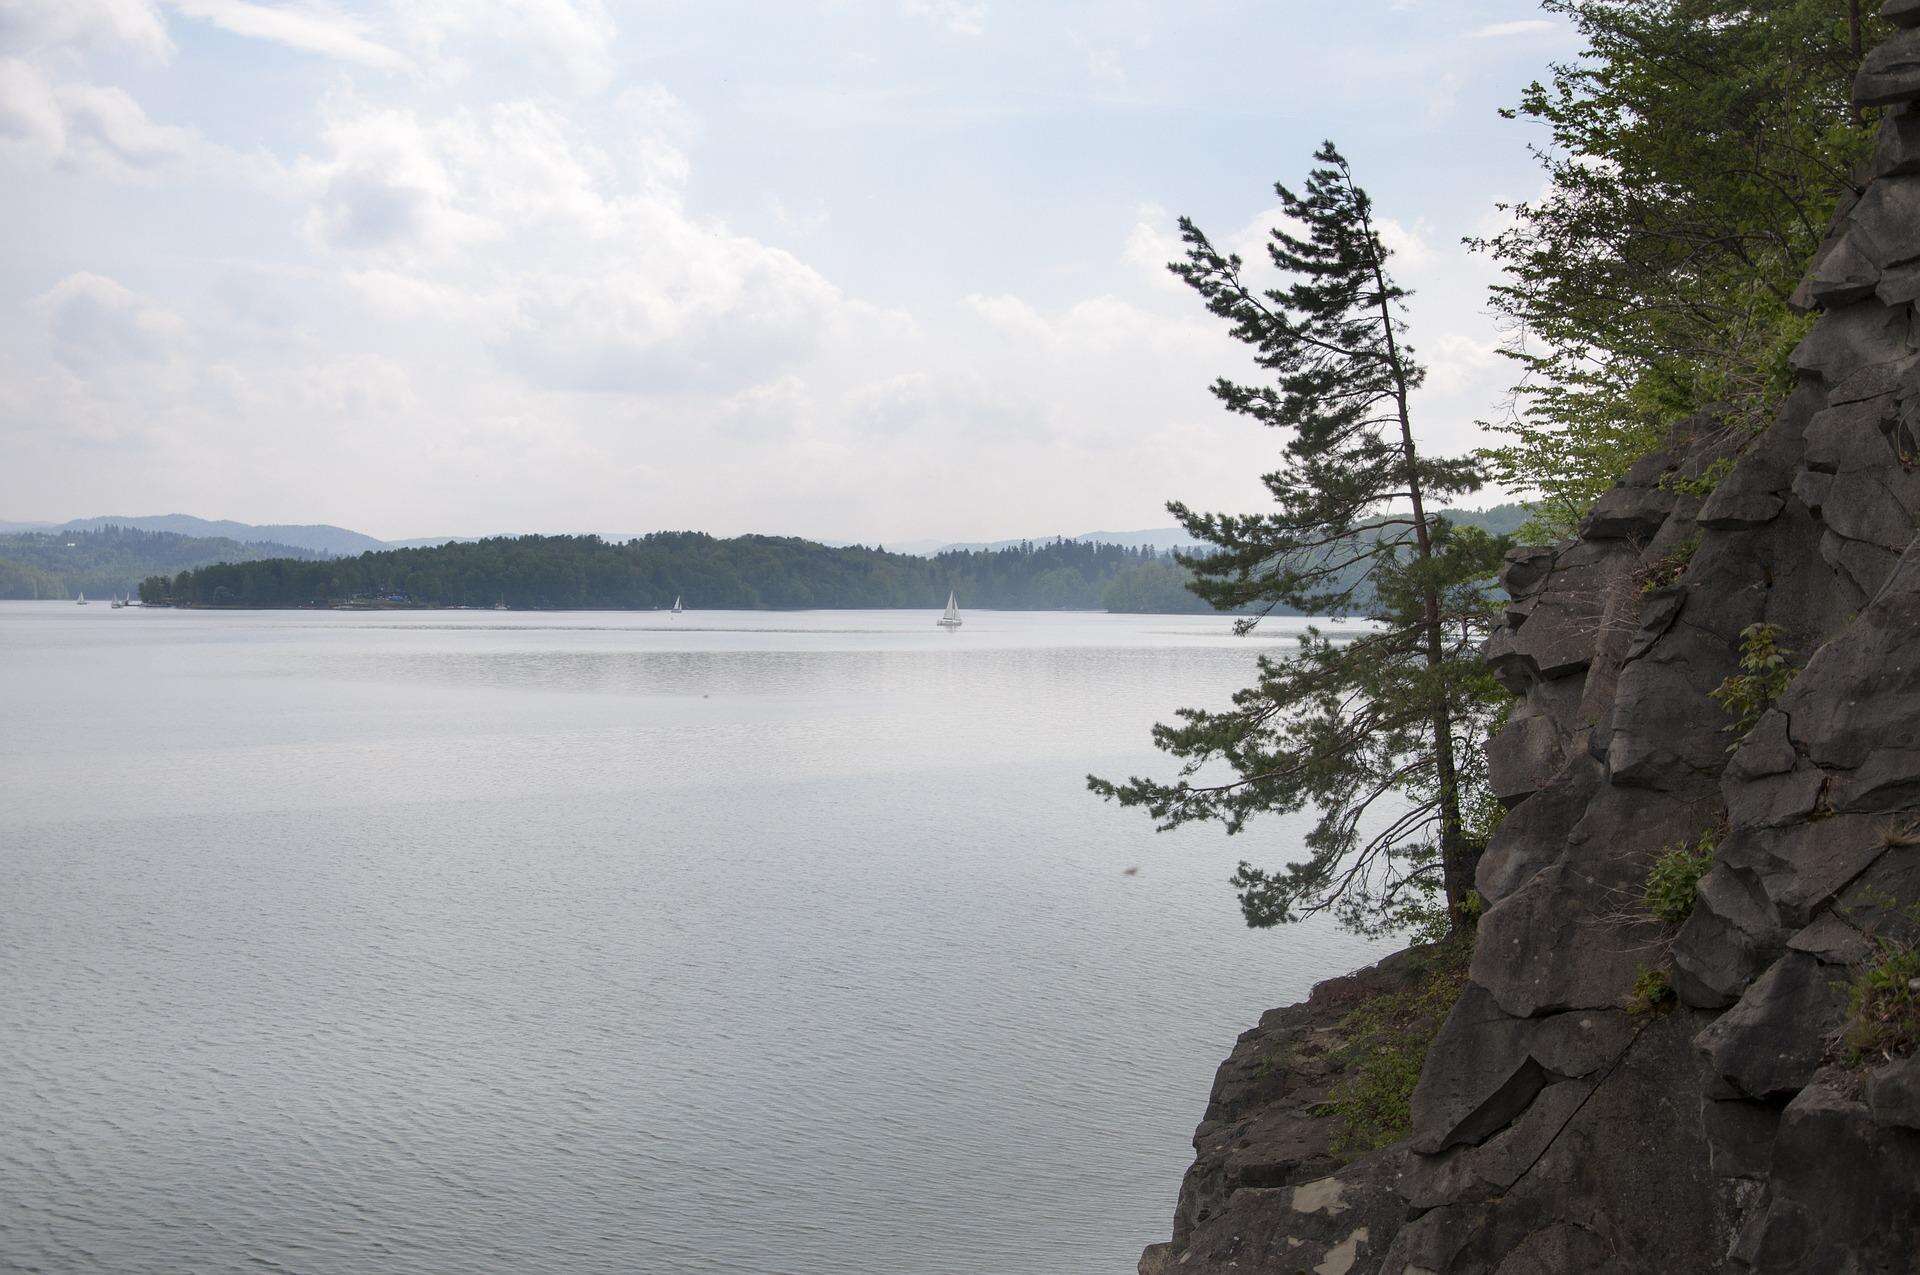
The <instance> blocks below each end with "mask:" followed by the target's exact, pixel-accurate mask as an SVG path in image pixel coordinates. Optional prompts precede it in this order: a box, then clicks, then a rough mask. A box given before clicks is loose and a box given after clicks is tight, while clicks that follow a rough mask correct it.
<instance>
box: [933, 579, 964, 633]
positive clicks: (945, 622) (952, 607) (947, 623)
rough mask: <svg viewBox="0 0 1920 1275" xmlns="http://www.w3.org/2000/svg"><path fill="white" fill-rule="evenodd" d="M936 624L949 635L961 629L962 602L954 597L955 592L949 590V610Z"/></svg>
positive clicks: (942, 614)
mask: <svg viewBox="0 0 1920 1275" xmlns="http://www.w3.org/2000/svg"><path fill="white" fill-rule="evenodd" d="M934 623H935V624H938V625H939V626H940V627H941V628H943V629H945V630H947V631H948V632H949V633H951V632H952V631H953V630H955V629H957V628H959V627H960V600H959V599H958V598H956V597H954V595H953V590H951V589H949V590H947V609H946V610H945V611H944V612H943V613H941V616H940V618H939V619H938V620H935V621H934Z"/></svg>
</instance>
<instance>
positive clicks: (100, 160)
mask: <svg viewBox="0 0 1920 1275" xmlns="http://www.w3.org/2000/svg"><path fill="white" fill-rule="evenodd" d="M0 143H7V144H10V145H11V147H13V148H19V149H22V150H24V152H26V153H28V154H30V155H32V156H34V157H36V162H39V163H53V164H59V165H62V166H67V167H79V168H84V169H86V170H87V171H90V172H94V173H99V174H103V175H106V176H110V177H114V178H119V179H122V180H149V179H151V178H152V177H153V176H154V171H155V170H156V169H158V168H159V167H161V166H162V165H165V164H169V163H172V162H174V161H178V160H181V159H184V158H186V157H187V156H189V155H190V154H191V153H192V152H193V151H194V149H195V148H196V147H197V146H198V144H199V138H198V137H197V136H196V135H195V134H194V133H193V131H192V130H190V129H184V128H176V127H173V126H171V125H166V124H158V123H155V122H154V121H153V120H152V119H150V118H148V116H147V113H146V112H145V111H144V110H142V109H141V107H140V104H139V103H138V102H136V101H134V100H133V98H131V97H130V96H128V95H127V93H126V92H125V91H124V90H122V89H118V88H110V87H104V86H101V85H95V84H78V83H68V84H56V83H54V82H53V81H52V80H51V79H50V78H49V77H48V76H47V75H46V74H45V72H43V71H42V70H41V69H40V68H39V67H37V66H35V65H33V64H32V63H30V62H26V61H23V60H21V59H19V58H5V59H0Z"/></svg>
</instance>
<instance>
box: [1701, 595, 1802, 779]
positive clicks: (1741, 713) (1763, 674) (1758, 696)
mask: <svg viewBox="0 0 1920 1275" xmlns="http://www.w3.org/2000/svg"><path fill="white" fill-rule="evenodd" d="M1792 654H1793V652H1792V651H1783V650H1781V649H1780V626H1779V625H1777V624H1749V625H1748V626H1747V627H1746V628H1744V629H1742V630H1740V671H1739V672H1738V673H1735V674H1734V675H1733V676H1731V677H1729V678H1727V680H1726V681H1724V682H1722V683H1720V685H1719V686H1718V687H1716V688H1715V689H1714V690H1713V691H1712V692H1711V694H1712V696H1713V699H1714V701H1715V702H1716V703H1718V704H1719V705H1720V707H1722V708H1724V709H1726V710H1727V711H1728V712H1729V713H1732V714H1733V717H1734V721H1733V725H1732V726H1731V727H1730V728H1729V729H1731V730H1732V731H1733V733H1734V737H1735V739H1734V743H1733V744H1732V745H1731V746H1730V747H1729V748H1728V749H1727V751H1728V752H1732V751H1733V749H1735V748H1738V747H1739V746H1740V744H1739V737H1740V736H1742V735H1745V734H1746V733H1747V732H1748V731H1750V730H1752V729H1753V727H1754V723H1756V722H1758V721H1759V720H1760V715H1761V714H1762V713H1764V712H1766V711H1767V709H1768V707H1769V706H1771V705H1772V704H1773V702H1774V701H1775V700H1777V699H1779V698H1780V696H1781V695H1782V694H1784V693H1785V692H1786V689H1787V684H1788V683H1789V682H1791V681H1793V674H1794V668H1793V666H1792V665H1790V664H1788V663H1787V657H1788V656H1789V655H1792Z"/></svg>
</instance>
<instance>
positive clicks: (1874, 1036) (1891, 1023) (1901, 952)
mask: <svg viewBox="0 0 1920 1275" xmlns="http://www.w3.org/2000/svg"><path fill="white" fill-rule="evenodd" d="M1847 1010H1848V1015H1847V1029H1846V1042H1847V1049H1848V1061H1850V1062H1852V1063H1853V1064H1854V1065H1855V1066H1860V1065H1863V1064H1867V1063H1876V1062H1880V1061H1882V1060H1883V1059H1888V1058H1898V1057H1901V1056H1902V1055H1905V1054H1910V1053H1912V1052H1913V1051H1914V1048H1915V1047H1916V1046H1920V948H1915V947H1913V946H1912V945H1911V944H1905V943H1902V944H1890V943H1882V944H1881V945H1880V953H1879V955H1878V956H1877V957H1876V958H1875V959H1873V960H1872V961H1870V962H1869V963H1868V964H1866V965H1865V966H1862V967H1861V969H1860V972H1859V973H1858V974H1856V975H1854V979H1853V988H1852V992H1851V995H1850V996H1849V997H1848V1004H1847Z"/></svg>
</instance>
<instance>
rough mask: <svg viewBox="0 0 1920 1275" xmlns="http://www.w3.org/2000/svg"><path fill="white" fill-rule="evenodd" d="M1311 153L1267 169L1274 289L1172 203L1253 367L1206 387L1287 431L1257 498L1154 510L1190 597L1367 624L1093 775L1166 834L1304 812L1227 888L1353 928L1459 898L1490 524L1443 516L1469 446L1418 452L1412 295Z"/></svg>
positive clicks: (1480, 727) (1462, 479)
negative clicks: (1277, 219)
mask: <svg viewBox="0 0 1920 1275" xmlns="http://www.w3.org/2000/svg"><path fill="white" fill-rule="evenodd" d="M1314 160H1315V163H1316V166H1315V167H1314V168H1313V170H1312V172H1311V173H1310V174H1309V176H1308V178H1307V183H1306V188H1305V192H1304V194H1298V195H1296V194H1295V193H1294V192H1293V191H1291V190H1289V189H1287V188H1286V187H1285V186H1284V185H1277V186H1276V187H1275V190H1276V192H1277V193H1278V195H1279V197H1280V203H1281V207H1282V209H1283V211H1284V213H1285V216H1286V223H1287V224H1285V225H1283V226H1281V227H1279V228H1276V229H1274V230H1272V231H1271V233H1270V236H1269V239H1268V242H1267V245H1266V247H1267V255H1268V257H1269V259H1270V261H1271V263H1272V265H1273V266H1274V268H1275V269H1276V270H1278V271H1279V272H1280V273H1281V275H1282V276H1283V278H1284V286H1282V287H1278V288H1271V289H1266V290H1256V288H1255V287H1254V286H1253V285H1252V284H1249V283H1248V281H1247V279H1246V274H1245V270H1244V263H1243V262H1242V261H1241V259H1240V258H1239V257H1238V256H1236V255H1232V254H1222V253H1221V252H1220V251H1219V250H1218V249H1217V248H1215V246H1214V245H1213V243H1212V241H1211V240H1210V239H1208V238H1207V236H1206V235H1205V234H1204V233H1203V232H1202V231H1201V230H1200V229H1199V227H1197V226H1196V225H1195V224H1194V223H1193V222H1192V221H1191V220H1189V219H1187V218H1182V219H1181V221H1180V234H1181V238H1182V240H1183V242H1184V243H1185V244H1186V250H1187V251H1186V260H1184V261H1181V262H1175V263H1172V264H1171V265H1170V266H1169V268H1170V269H1171V270H1172V271H1173V272H1174V273H1175V274H1177V275H1178V276H1179V277H1180V278H1181V279H1183V280H1184V281H1185V282H1186V283H1187V284H1188V285H1189V286H1190V287H1192V288H1193V289H1194V291H1195V292H1197V293H1199V295H1200V297H1201V299H1202V300H1203V301H1205V303H1206V305H1207V308H1208V309H1209V310H1211V311H1212V312H1213V313H1214V314H1216V315H1219V316H1220V317H1221V318H1222V319H1224V320H1226V321H1227V323H1228V324H1229V325H1230V328H1231V331H1232V334H1233V336H1234V337H1235V338H1236V339H1237V340H1239V341H1241V342H1243V343H1244V344H1245V345H1247V346H1248V347H1249V348H1250V350H1251V352H1252V354H1253V361H1254V362H1255V364H1256V365H1257V366H1259V367H1260V368H1261V369H1263V370H1264V372H1265V373H1266V377H1265V378H1264V379H1263V380H1262V381H1261V382H1260V383H1256V384H1243V383H1239V382H1235V381H1231V380H1227V379H1224V378H1223V379H1221V380H1219V381H1217V382H1215V384H1214V386H1213V392H1214V394H1215V396H1216V397H1218V398H1219V400H1220V401H1221V402H1222V403H1223V404H1224V405H1225V406H1226V408H1227V410H1229V411H1231V412H1235V413H1238V414H1240V415H1243V416H1247V417H1250V418H1252V419H1253V420H1255V421H1257V422H1259V423H1260V424H1262V425H1265V426H1269V427H1271V428H1274V429H1278V430H1281V431H1283V432H1284V433H1285V434H1286V436H1287V437H1286V442H1285V445H1284V449H1283V456H1284V458H1283V461H1282V463H1281V465H1280V467H1279V468H1277V469H1276V470H1274V471H1273V472H1272V473H1269V474H1266V475H1264V476H1263V479H1262V481H1263V482H1264V483H1265V485H1266V488H1267V490H1268V492H1269V493H1271V495H1272V497H1273V501H1274V507H1273V509H1271V510H1269V511H1267V512H1263V513H1253V514H1237V515H1236V514H1214V513H1199V512H1196V511H1194V510H1192V509H1189V508H1188V507H1187V506H1186V505H1184V504H1181V503H1179V502H1175V503H1173V504H1170V505H1169V506H1168V508H1169V509H1170V510H1171V511H1172V512H1173V513H1174V515H1175V516H1176V517H1178V518H1179V519H1180V522H1181V524H1182V525H1183V526H1184V527H1185V528H1186V529H1187V531H1188V532H1189V533H1190V534H1191V535H1192V536H1193V537H1194V538H1195V539H1196V540H1198V541H1200V542H1202V543H1203V544H1205V545H1208V546H1210V547H1211V548H1210V550H1209V551H1203V552H1200V553H1195V554H1192V555H1187V556H1184V557H1183V561H1185V562H1186V564H1187V565H1188V566H1189V567H1191V568H1192V570H1193V572H1194V574H1195V581H1194V584H1193V589H1194V591H1195V592H1196V593H1198V594H1200V595H1201V596H1202V597H1204V598H1206V599H1207V601H1209V602H1211V603H1212V604H1213V605H1214V606H1215V607H1217V608H1219V609H1221V610H1239V609H1243V608H1250V609H1251V610H1252V612H1253V614H1252V615H1251V617H1250V618H1246V619H1243V620H1240V621H1238V622H1237V627H1238V628H1239V630H1240V631H1241V632H1245V631H1247V630H1249V629H1251V628H1252V627H1254V626H1255V625H1256V624H1258V623H1259V621H1260V618H1261V617H1262V616H1263V615H1267V614H1271V612H1272V611H1273V610H1274V609H1275V608H1279V607H1284V608H1291V609H1293V610H1296V611H1298V612H1300V613H1302V614H1306V615H1313V616H1330V617H1351V618H1358V619H1364V620H1367V621H1371V623H1370V624H1367V625H1364V626H1357V631H1354V632H1350V633H1340V632H1327V631H1322V630H1320V629H1319V628H1317V627H1312V628H1309V629H1308V631H1307V632H1306V634H1305V635H1303V636H1302V637H1301V639H1300V641H1299V648H1298V650H1297V651H1296V652H1294V653H1293V654H1292V655H1291V656H1290V657H1273V656H1264V655H1263V656H1262V657H1261V658H1260V661H1259V666H1258V678H1257V680H1256V681H1255V683H1254V684H1253V685H1252V686H1249V687H1247V688H1245V689H1244V690H1241V691H1240V692H1238V693H1237V694H1235V695H1234V697H1233V706H1232V707H1231V708H1229V709H1222V710H1210V709H1193V708H1188V709H1181V710H1179V712H1178V714H1177V716H1178V718H1179V721H1178V722H1177V723H1174V724H1170V725H1169V724H1162V725H1160V726H1157V727H1155V728H1154V743H1155V744H1156V745H1157V746H1158V747H1159V748H1161V749H1162V750H1164V751H1166V752H1168V753H1170V754H1172V755H1173V756H1174V757H1177V758H1179V759H1181V762H1182V765H1181V767H1180V770H1179V774H1178V777H1177V778H1176V779H1174V780H1173V781H1171V782H1162V781H1158V780H1152V779H1145V778H1139V777H1135V778H1133V779H1130V780H1128V781H1127V782H1126V783H1123V784H1116V783H1113V782H1111V781H1108V780H1104V779H1100V778H1097V777H1093V776H1089V778H1088V783H1089V786H1090V787H1091V788H1092V789H1093V791H1095V792H1096V793H1099V794H1101V795H1102V796H1104V797H1107V798H1110V799H1113V800H1117V801H1118V802H1119V803H1120V804H1121V805H1123V806H1138V807H1142V808H1144V809H1145V810H1146V811H1147V812H1148V813H1150V814H1151V815H1152V816H1153V817H1154V819H1155V820H1156V821H1158V823H1159V825H1160V826H1161V827H1162V828H1171V827H1175V826H1177V825H1179V824H1183V823H1188V822H1191V821H1195V820H1217V821H1219V822H1221V823H1222V824H1223V825H1224V826H1225V828H1226V830H1227V832H1229V833H1238V832H1240V831H1241V830H1242V828H1243V827H1244V825H1245V823H1246V821H1247V820H1248V819H1249V818H1250V817H1252V816H1253V815H1255V814H1260V813H1283V814H1284V813H1292V812H1296V811H1300V810H1302V809H1303V808H1306V807H1308V806H1311V807H1312V808H1313V810H1314V811H1315V813H1316V816H1317V817H1316V819H1315V822H1314V824H1313V826H1312V828H1311V830H1310V831H1309V832H1308V833H1307V834H1306V837H1305V845H1304V849H1305V851H1306V854H1305V856H1304V857H1303V858H1302V859H1300V860H1298V861H1296V862H1293V863H1290V864H1289V865H1288V866H1287V867H1286V868H1285V869H1284V870H1281V871H1277V872H1274V871H1267V870H1264V869H1261V868H1256V867H1254V866H1253V865H1251V864H1249V863H1245V862H1243V863H1241V865H1240V868H1239V871H1238V873H1236V875H1235V877H1234V884H1235V886H1237V887H1238V889H1239V892H1240V903H1241V908H1242V911H1243V912H1244V914H1245V916H1246V919H1247V923H1248V924H1249V925H1255V926H1265V925H1274V924H1279V923H1282V922H1288V921H1293V920H1297V919H1300V918H1301V917H1304V916H1309V915H1313V914H1315V913H1318V912H1331V913H1333V914H1334V915H1336V916H1337V917H1339V918H1340V919H1341V920H1342V921H1343V922H1344V923H1346V924H1347V925H1349V926H1350V927H1352V928H1355V929H1358V930H1361V931H1364V932H1377V931H1381V930H1385V929H1391V928H1396V927H1399V926H1402V925H1405V924H1407V923H1409V921H1410V920H1415V919H1420V918H1423V917H1424V918H1426V919H1429V920H1435V921H1438V922H1439V923H1440V924H1442V925H1450V926H1462V925H1467V924H1470V923H1471V918H1472V915H1473V906H1472V898H1473V896H1472V888H1473V867H1474V863H1475V861H1476V859H1477V857H1478V856H1477V846H1476V840H1477V836H1476V827H1475V826H1474V825H1475V824H1476V823H1478V822H1479V821H1480V817H1481V816H1482V814H1483V813H1484V809H1488V808H1491V807H1490V806H1488V803H1487V802H1486V801H1485V798H1484V796H1483V792H1484V783H1483V781H1482V778H1481V774H1480V763H1479V760H1478V759H1479V756H1480V748H1479V743H1480V741H1481V740H1482V739H1483V738H1484V735H1485V732H1486V730H1487V727H1488V726H1489V724H1490V718H1491V717H1492V715H1493V714H1494V713H1495V712H1496V711H1497V704H1498V701H1499V694H1498V691H1497V688H1495V687H1494V685H1493V683H1492V682H1491V680H1490V679H1489V677H1488V676H1487V674H1486V672H1485V670H1484V668H1483V666H1482V664H1481V662H1480V659H1479V647H1480V644H1481V642H1482V640H1483V639H1484V637H1485V635H1486V632H1487V630H1488V626H1489V624H1490V621H1491V617H1492V614H1493V601H1492V593H1491V590H1492V576H1493V574H1494V572H1495V571H1496V570H1497V567H1498V564H1499V557H1500V554H1501V552H1502V551H1503V550H1504V548H1505V541H1504V540H1499V539H1496V538H1493V537H1490V536H1488V535H1487V534H1485V533H1484V532H1481V531H1478V530H1476V529H1474V528H1470V527H1460V526H1455V525H1452V524H1450V523H1449V522H1448V521H1447V520H1445V519H1444V518H1441V517H1438V516H1436V512H1435V511H1436V507H1437V505H1438V504H1439V503H1440V502H1444V501H1447V500H1449V499H1452V498H1454V497H1458V496H1461V495H1464V494H1467V493H1469V492H1472V491H1474V490H1476V489H1477V488H1478V487H1479V486H1480V485H1481V482H1482V473H1481V469H1480V464H1479V462H1478V461H1476V460H1474V459H1470V458H1459V459H1436V458H1433V457H1430V456H1427V455H1425V454H1423V453H1422V452H1421V451H1420V450H1419V447H1418V445H1417V439H1416V435H1415V432H1414V426H1413V417H1412V411H1411V406H1410V400H1411V396H1412V393H1413V391H1414V390H1415V389H1417V388H1418V387H1419V385H1420V382H1421V378H1422V375H1423V372H1422V369H1421V367H1420V365H1419V364H1418V363H1417V362H1416V361H1415V359H1414V355H1413V351H1412V349H1411V348H1409V347H1408V346H1407V344H1406V342H1405V320H1404V318H1403V315H1404V310H1405V301H1406V298H1407V296H1408V293H1407V292H1406V291H1405V290H1404V289H1402V288H1400V287H1399V286H1398V285H1396V284H1395V283H1394V282H1393V279H1392V277H1391V275H1390V274H1389V273H1388V270H1387V263H1388V260H1389V257H1390V253H1389V251H1388V249H1387V247H1386V245H1385V244H1384V243H1382V241H1381V238H1380V232H1379V226H1378V223H1377V222H1376V221H1375V218H1374V212H1373V205H1372V202H1371V201H1370V200H1369V199H1368V197H1367V195H1366V192H1365V191H1363V190H1361V189H1360V187H1359V186H1358V185H1356V184H1355V182H1354V179H1353V173H1352V170H1351V169H1350V167H1349V166H1348V163H1347V161H1346V160H1345V159H1344V158H1343V157H1342V156H1341V154H1340V153H1339V151H1337V150H1336V149H1335V148H1334V146H1333V144H1332V143H1331V142H1328V143H1326V144H1325V145H1323V146H1322V147H1321V148H1320V150H1319V151H1318V152H1316V154H1315V155H1314ZM1289 227H1291V228H1289ZM1296 230H1297V232H1298V233H1296ZM1436 894H1439V895H1441V896H1442V897H1443V898H1444V900H1445V910H1444V912H1442V911H1441V910H1440V909H1439V908H1438V907H1436V906H1435V904H1434V902H1433V900H1434V896H1435V895H1436Z"/></svg>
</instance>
